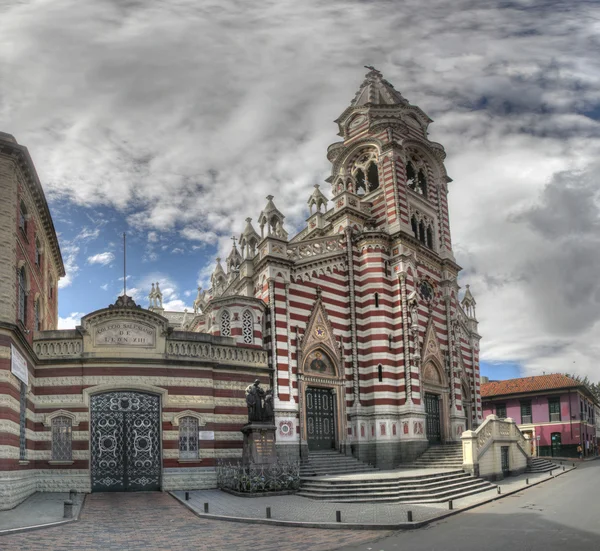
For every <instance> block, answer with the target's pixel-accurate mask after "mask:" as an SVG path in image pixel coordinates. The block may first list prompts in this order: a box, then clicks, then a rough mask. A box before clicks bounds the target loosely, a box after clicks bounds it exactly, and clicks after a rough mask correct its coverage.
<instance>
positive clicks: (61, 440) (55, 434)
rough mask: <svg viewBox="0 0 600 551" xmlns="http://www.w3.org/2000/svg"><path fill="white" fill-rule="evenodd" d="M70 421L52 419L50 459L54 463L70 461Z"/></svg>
mask: <svg viewBox="0 0 600 551" xmlns="http://www.w3.org/2000/svg"><path fill="white" fill-rule="evenodd" d="M71 434H72V433H71V419H69V418H68V417H63V416H61V417H55V418H54V419H52V459H53V460H54V461H71V460H72V457H73V452H72V446H71V441H72V440H71Z"/></svg>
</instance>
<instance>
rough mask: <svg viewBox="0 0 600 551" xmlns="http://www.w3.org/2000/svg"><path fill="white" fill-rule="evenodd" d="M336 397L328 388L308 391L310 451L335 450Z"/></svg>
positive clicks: (307, 411) (307, 414)
mask: <svg viewBox="0 0 600 551" xmlns="http://www.w3.org/2000/svg"><path fill="white" fill-rule="evenodd" d="M334 410H335V396H334V394H333V393H332V391H331V390H330V389H328V388H307V389H306V425H307V427H306V428H307V433H308V449H309V450H330V449H333V448H335V414H334Z"/></svg>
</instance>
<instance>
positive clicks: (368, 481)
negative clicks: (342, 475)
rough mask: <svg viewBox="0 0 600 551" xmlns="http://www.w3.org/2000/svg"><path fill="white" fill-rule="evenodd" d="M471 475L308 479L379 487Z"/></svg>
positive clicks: (322, 483)
mask: <svg viewBox="0 0 600 551" xmlns="http://www.w3.org/2000/svg"><path fill="white" fill-rule="evenodd" d="M470 476H471V475H470V474H468V473H465V472H464V471H450V472H447V473H431V474H422V475H416V476H397V477H393V478H389V477H386V478H381V477H378V476H377V474H376V473H373V477H372V478H359V479H352V478H347V479H337V480H336V479H331V478H324V479H321V480H314V479H311V480H310V481H307V482H306V483H307V484H310V485H311V486H321V487H323V486H327V487H342V486H344V487H353V486H369V485H373V486H374V487H377V486H378V485H386V484H396V485H399V484H409V485H410V484H421V483H423V484H427V483H430V482H443V481H447V480H455V479H457V478H468V477H470Z"/></svg>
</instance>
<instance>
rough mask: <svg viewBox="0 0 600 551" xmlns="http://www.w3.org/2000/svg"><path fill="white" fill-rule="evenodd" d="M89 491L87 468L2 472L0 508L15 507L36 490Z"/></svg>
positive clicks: (0, 479)
mask: <svg viewBox="0 0 600 551" xmlns="http://www.w3.org/2000/svg"><path fill="white" fill-rule="evenodd" d="M70 490H77V491H78V492H84V493H86V492H89V491H90V490H91V488H90V473H89V471H86V470H66V469H65V470H26V471H7V472H3V473H0V510H6V509H13V508H14V507H16V506H17V505H19V503H21V502H22V501H25V500H26V499H27V498H28V497H29V496H30V495H32V494H34V493H35V492H68V491H70Z"/></svg>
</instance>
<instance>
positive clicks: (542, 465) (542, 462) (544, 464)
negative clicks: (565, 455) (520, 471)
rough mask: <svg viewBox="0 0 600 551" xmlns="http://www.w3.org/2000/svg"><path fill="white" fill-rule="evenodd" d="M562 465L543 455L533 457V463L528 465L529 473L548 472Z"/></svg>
mask: <svg viewBox="0 0 600 551" xmlns="http://www.w3.org/2000/svg"><path fill="white" fill-rule="evenodd" d="M557 469H560V467H559V466H558V465H557V464H556V463H552V461H550V460H549V459H544V458H543V457H532V458H531V463H530V465H529V466H528V467H527V472H528V473H547V472H548V471H556V470H557Z"/></svg>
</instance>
